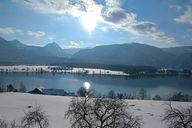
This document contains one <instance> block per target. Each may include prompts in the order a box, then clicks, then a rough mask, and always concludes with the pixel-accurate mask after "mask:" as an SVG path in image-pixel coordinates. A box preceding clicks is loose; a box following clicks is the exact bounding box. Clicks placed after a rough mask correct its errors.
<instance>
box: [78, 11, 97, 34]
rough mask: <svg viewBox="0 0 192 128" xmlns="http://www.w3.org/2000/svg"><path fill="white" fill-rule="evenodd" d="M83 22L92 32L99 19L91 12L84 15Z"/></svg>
mask: <svg viewBox="0 0 192 128" xmlns="http://www.w3.org/2000/svg"><path fill="white" fill-rule="evenodd" d="M82 24H83V27H84V28H85V29H86V30H87V31H88V32H91V31H92V30H93V29H94V28H95V27H96V25H97V19H96V17H95V16H92V15H91V14H86V15H84V16H83V17H82Z"/></svg>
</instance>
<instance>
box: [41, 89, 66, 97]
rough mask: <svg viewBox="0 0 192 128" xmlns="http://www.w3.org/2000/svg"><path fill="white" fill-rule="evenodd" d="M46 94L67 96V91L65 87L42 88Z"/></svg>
mask: <svg viewBox="0 0 192 128" xmlns="http://www.w3.org/2000/svg"><path fill="white" fill-rule="evenodd" d="M41 90H42V93H44V94H45V95H57V96H66V95H67V92H66V91H65V90H64V89H41Z"/></svg>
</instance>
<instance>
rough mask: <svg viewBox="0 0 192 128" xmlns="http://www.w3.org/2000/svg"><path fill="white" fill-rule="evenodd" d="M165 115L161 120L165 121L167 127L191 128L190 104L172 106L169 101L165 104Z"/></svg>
mask: <svg viewBox="0 0 192 128" xmlns="http://www.w3.org/2000/svg"><path fill="white" fill-rule="evenodd" d="M166 105H168V107H167V108H166V110H165V115H164V118H163V120H162V121H164V122H166V123H167V125H168V127H169V128H191V127H192V106H190V107H187V108H183V107H181V106H180V107H178V108H173V107H172V105H171V103H168V104H166Z"/></svg>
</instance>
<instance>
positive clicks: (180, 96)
mask: <svg viewBox="0 0 192 128" xmlns="http://www.w3.org/2000/svg"><path fill="white" fill-rule="evenodd" d="M169 100H170V101H189V96H188V95H183V94H182V93H181V92H176V93H174V94H173V95H172V96H170V97H169Z"/></svg>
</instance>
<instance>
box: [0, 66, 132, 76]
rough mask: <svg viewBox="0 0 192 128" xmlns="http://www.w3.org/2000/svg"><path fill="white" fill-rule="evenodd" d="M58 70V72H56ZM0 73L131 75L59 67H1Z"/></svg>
mask: <svg viewBox="0 0 192 128" xmlns="http://www.w3.org/2000/svg"><path fill="white" fill-rule="evenodd" d="M55 69H56V70H55ZM0 72H54V73H56V72H58V73H80V74H90V75H91V74H101V75H121V76H129V74H127V73H124V72H121V71H112V70H105V69H93V68H60V67H59V66H29V65H17V66H0Z"/></svg>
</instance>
